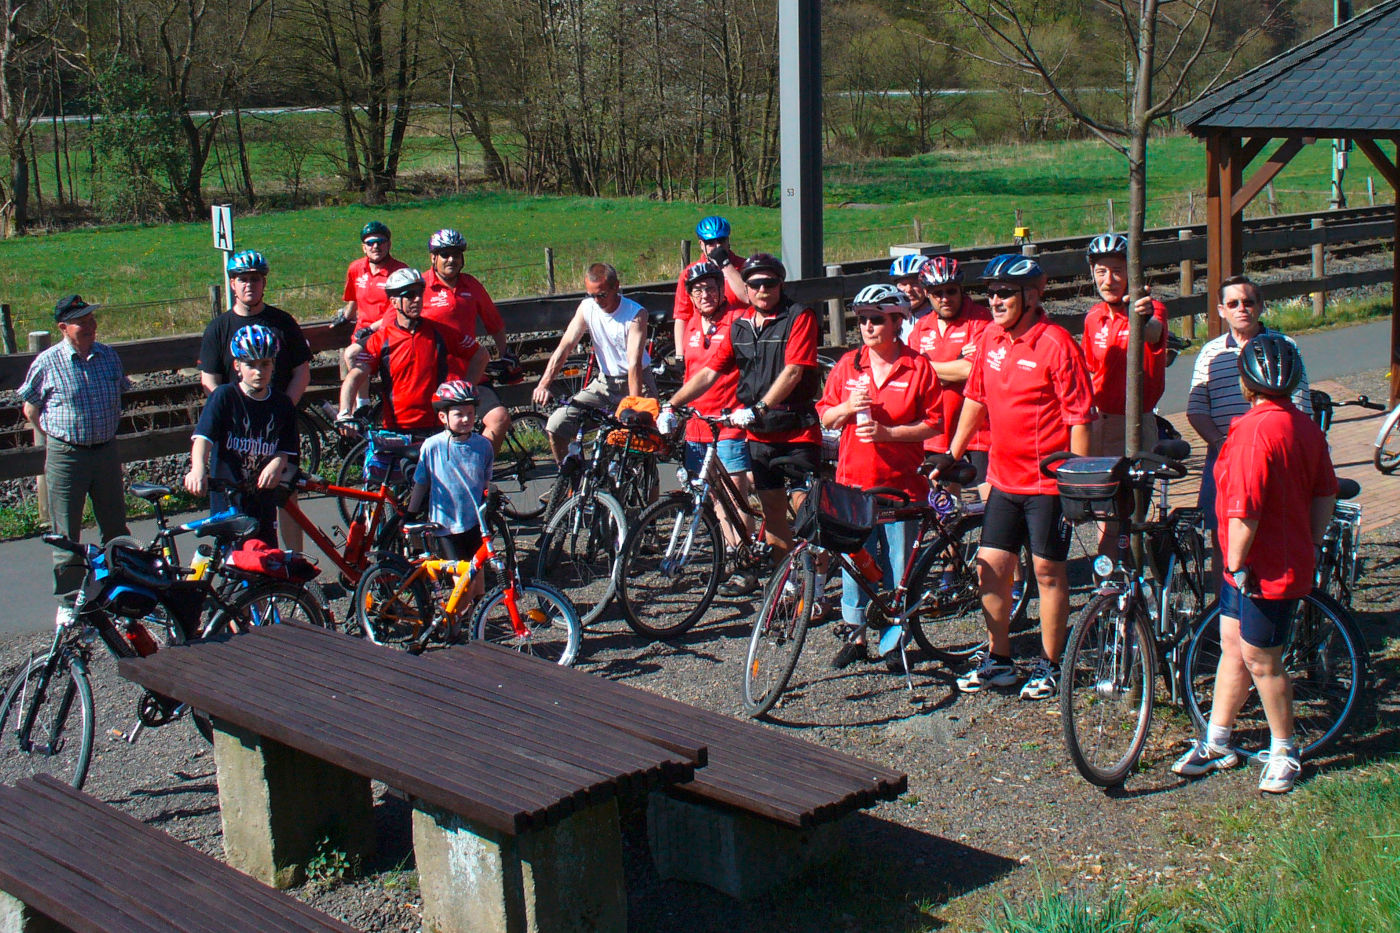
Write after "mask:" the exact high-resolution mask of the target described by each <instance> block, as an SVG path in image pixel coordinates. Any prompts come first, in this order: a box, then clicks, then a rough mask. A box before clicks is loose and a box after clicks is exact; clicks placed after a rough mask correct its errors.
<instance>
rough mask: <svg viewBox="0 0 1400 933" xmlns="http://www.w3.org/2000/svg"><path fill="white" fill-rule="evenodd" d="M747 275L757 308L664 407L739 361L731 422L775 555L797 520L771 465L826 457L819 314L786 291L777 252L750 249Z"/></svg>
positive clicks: (815, 462)
mask: <svg viewBox="0 0 1400 933" xmlns="http://www.w3.org/2000/svg"><path fill="white" fill-rule="evenodd" d="M742 275H743V277H744V285H745V286H746V287H747V289H748V296H747V298H746V300H747V302H748V304H749V305H750V306H751V307H752V308H753V313H752V314H751V315H750V316H747V317H742V318H739V319H738V320H736V321H735V322H734V325H733V328H732V329H731V331H730V348H729V351H728V352H726V353H724V354H722V355H720V356H718V357H716V358H715V359H714V360H713V361H712V362H711V364H710V366H707V367H705V368H704V369H701V370H700V371H699V372H698V373H696V374H695V375H694V376H693V377H691V379H690V380H689V381H688V382H686V384H685V385H683V386H681V388H680V389H679V390H678V391H677V392H676V394H675V395H673V396H672V397H671V401H670V403H669V405H668V406H667V407H671V406H676V405H684V404H686V403H688V402H689V401H691V400H692V399H695V398H697V397H699V396H700V395H701V394H703V393H704V391H705V390H706V389H708V388H709V387H710V386H711V385H712V384H713V383H714V381H715V380H716V379H718V378H719V376H720V375H721V374H722V373H723V372H725V371H726V370H727V369H728V368H730V367H738V369H739V392H738V394H739V404H740V405H742V406H743V407H742V408H740V409H738V410H737V411H735V412H734V413H733V414H732V415H731V416H730V421H731V423H733V424H734V425H735V426H737V427H741V428H745V429H746V430H747V431H748V434H749V458H750V460H751V461H752V463H753V467H752V472H753V488H754V491H755V492H757V493H758V500H759V502H760V503H761V504H762V506H763V523H764V532H765V536H766V537H767V540H768V543H769V544H770V545H772V546H773V548H774V549H775V551H776V555H775V556H777V557H781V556H782V555H783V554H785V553H786V552H787V551H788V549H789V548H791V547H792V527H791V525H790V524H789V523H788V517H787V509H788V499H787V491H786V489H785V488H784V484H783V479H784V477H783V474H782V473H779V472H777V471H774V470H772V469H771V468H770V467H769V464H770V463H771V462H772V461H773V460H776V459H777V458H779V457H793V458H797V459H799V460H801V461H803V462H804V463H805V464H806V465H807V466H808V467H809V469H810V470H811V472H813V473H815V472H816V471H817V468H818V466H819V465H820V463H821V437H822V436H821V428H820V426H819V425H820V423H819V421H818V419H817V405H816V402H817V397H818V395H819V394H820V392H819V389H820V383H821V370H820V369H819V367H818V363H817V316H816V314H815V313H813V311H812V309H811V308H806V307H803V306H802V305H798V304H794V303H793V301H792V299H790V298H788V297H786V296H785V295H783V281H784V279H785V278H786V277H787V273H786V271H785V270H784V268H783V263H782V261H781V260H780V259H778V258H777V257H776V256H770V255H768V254H767V253H757V254H755V255H754V256H751V257H750V258H749V260H748V261H747V262H745V263H744V267H743V270H742ZM741 297H743V296H741Z"/></svg>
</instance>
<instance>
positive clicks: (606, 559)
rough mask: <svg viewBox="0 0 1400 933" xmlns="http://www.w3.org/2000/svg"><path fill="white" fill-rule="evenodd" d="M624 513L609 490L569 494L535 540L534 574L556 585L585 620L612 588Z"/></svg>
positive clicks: (596, 612)
mask: <svg viewBox="0 0 1400 933" xmlns="http://www.w3.org/2000/svg"><path fill="white" fill-rule="evenodd" d="M626 535H627V518H626V515H625V514H624V512H623V511H622V506H621V505H620V504H618V501H617V500H616V499H614V498H613V497H612V496H611V495H609V494H608V493H605V492H595V493H593V494H592V495H591V496H572V497H570V498H569V500H568V501H567V502H565V503H564V505H563V506H562V507H560V509H559V511H557V512H555V513H554V517H553V518H551V519H550V520H549V525H548V526H546V528H545V532H544V534H543V535H541V536H540V540H539V549H540V552H539V557H538V560H537V562H536V568H535V577H536V578H537V579H540V580H544V581H545V582H546V583H551V584H553V585H554V586H557V587H558V588H559V589H560V590H562V591H563V592H564V595H565V596H568V597H569V599H570V601H572V602H573V604H574V606H575V607H576V608H577V609H578V614H579V619H580V620H581V621H582V623H583V624H584V625H591V624H592V623H593V622H595V621H597V619H598V617H599V616H601V615H602V614H603V612H604V610H606V609H607V608H608V605H609V604H610V603H611V602H612V599H613V596H614V595H616V593H617V572H616V571H617V558H618V555H619V554H621V553H622V543H623V541H624V540H625V539H626Z"/></svg>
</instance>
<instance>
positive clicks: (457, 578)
mask: <svg viewBox="0 0 1400 933" xmlns="http://www.w3.org/2000/svg"><path fill="white" fill-rule="evenodd" d="M484 511H485V510H484V509H483V507H482V505H481V504H480V503H478V504H477V514H478V516H479V517H482V516H483V513H484ZM480 527H481V528H482V529H483V533H482V536H481V544H480V545H479V546H478V548H477V550H476V553H475V554H473V555H472V557H471V558H470V559H469V560H449V559H445V558H440V557H434V556H432V555H431V554H430V553H429V552H428V550H427V548H426V547H425V548H424V550H423V552H422V553H420V554H419V555H418V556H417V557H415V558H414V559H413V560H412V561H408V560H405V559H403V558H402V557H398V556H396V555H384V556H382V557H381V558H380V559H379V560H378V561H377V562H376V563H375V564H374V565H373V566H371V567H370V568H369V569H368V570H366V571H365V573H364V575H363V576H361V577H360V582H359V583H358V584H357V585H356V587H355V597H354V604H355V614H356V617H357V619H358V620H359V623H360V628H361V630H362V631H363V633H364V635H365V637H366V638H368V639H369V640H370V641H372V642H374V643H375V644H379V645H392V646H395V647H402V648H404V649H406V650H408V651H411V652H415V653H417V652H421V651H422V650H424V649H425V648H426V647H427V646H428V644H429V642H431V641H434V640H437V641H441V642H445V643H448V644H451V643H454V642H456V641H458V640H459V639H460V637H461V632H462V628H461V619H462V616H463V615H464V614H465V612H466V611H467V610H468V609H469V608H470V605H469V604H468V594H469V592H470V590H471V587H472V582H473V581H474V580H475V579H476V576H477V574H479V573H482V572H483V571H484V569H485V568H487V567H494V569H495V570H496V571H497V572H498V573H500V574H502V575H503V576H504V581H503V582H501V583H500V584H498V585H497V586H495V587H494V588H493V589H491V591H490V592H488V593H486V595H484V596H483V597H482V598H481V599H480V601H479V602H477V603H476V611H475V613H474V614H473V616H472V619H471V622H470V624H469V625H468V626H467V629H466V631H468V632H474V633H475V637H476V638H477V639H480V640H484V641H489V642H491V643H493V644H498V645H504V646H506V647H509V648H513V649H514V650H516V651H521V652H524V653H526V654H531V655H534V656H536V657H540V658H544V659H546V660H549V661H552V662H554V663H556V664H561V665H565V666H569V665H572V664H573V663H574V659H575V658H577V656H578V648H579V643H580V641H581V640H582V629H583V626H582V624H581V623H580V622H579V617H578V612H577V610H576V609H575V608H574V606H573V604H572V603H571V602H570V601H569V599H568V597H567V596H565V595H564V594H563V593H561V592H560V591H559V590H558V589H557V588H555V587H553V586H551V585H549V584H548V583H545V582H543V581H540V580H521V579H520V578H519V576H518V575H517V574H516V573H513V572H507V569H506V567H505V565H504V563H503V562H502V561H501V558H500V557H499V556H498V555H497V553H496V550H495V548H494V546H493V542H492V532H491V530H490V529H489V527H488V526H487V525H486V524H485V523H484V521H483V523H482V524H481V526H480ZM406 531H407V532H408V533H409V534H410V535H412V536H416V537H419V538H421V539H423V540H424V541H425V542H426V540H427V539H428V538H430V537H432V536H435V535H436V534H437V533H439V532H441V531H442V526H441V525H437V524H435V523H433V522H423V523H415V524H413V525H410V526H408V528H407V529H406ZM449 577H450V578H453V580H454V582H453V584H452V586H451V587H450V589H448V588H446V587H445V586H444V580H445V579H446V578H449ZM444 590H446V593H445V595H444Z"/></svg>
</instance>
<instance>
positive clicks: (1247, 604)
mask: <svg viewBox="0 0 1400 933" xmlns="http://www.w3.org/2000/svg"><path fill="white" fill-rule="evenodd" d="M1238 366H1239V371H1240V388H1241V390H1242V394H1243V395H1244V398H1245V401H1247V402H1248V403H1249V406H1250V407H1249V411H1247V412H1246V413H1245V414H1243V415H1241V416H1240V417H1239V419H1238V420H1236V421H1235V423H1234V424H1233V425H1231V427H1230V433H1229V435H1228V436H1227V437H1226V438H1225V444H1224V446H1223V447H1221V448H1220V456H1219V457H1218V459H1217V460H1216V463H1215V481H1216V489H1217V496H1216V502H1215V513H1216V519H1217V521H1218V523H1219V524H1218V526H1217V527H1218V528H1219V534H1220V550H1221V552H1222V553H1223V554H1224V557H1225V578H1224V580H1223V581H1222V583H1221V586H1220V664H1219V666H1218V667H1217V669H1216V673H1215V703H1214V706H1213V707H1212V709H1211V711H1210V723H1209V725H1208V726H1207V729H1206V734H1205V735H1203V736H1201V738H1200V739H1199V740H1198V741H1197V742H1196V743H1195V744H1193V745H1192V747H1191V750H1190V751H1188V752H1187V753H1186V754H1185V755H1183V756H1182V757H1181V758H1179V759H1177V761H1176V763H1175V764H1174V765H1172V770H1173V771H1175V772H1176V773H1177V774H1182V775H1186V776H1187V777H1196V776H1198V775H1202V774H1206V773H1208V772H1210V771H1213V770H1216V769H1221V768H1230V767H1234V766H1235V765H1236V764H1238V763H1239V756H1238V755H1237V754H1236V753H1235V751H1234V749H1233V748H1232V746H1231V745H1230V733H1231V731H1232V729H1233V728H1234V724H1235V718H1236V717H1237V716H1238V715H1239V712H1240V708H1241V707H1243V706H1244V702H1245V700H1246V699H1247V698H1248V696H1249V687H1250V682H1251V681H1253V684H1254V689H1255V690H1256V691H1257V692H1258V694H1259V701H1260V703H1261V704H1263V707H1264V716H1265V718H1266V719H1267V720H1268V722H1269V734H1270V736H1271V737H1272V743H1271V745H1270V748H1269V762H1268V764H1267V765H1266V766H1265V767H1264V774H1263V776H1262V777H1261V778H1260V780H1259V789H1260V790H1261V791H1264V792H1266V793H1273V794H1282V793H1287V792H1288V791H1290V790H1292V789H1293V783H1294V781H1296V780H1297V778H1298V774H1299V772H1300V771H1301V769H1302V765H1301V762H1300V761H1299V755H1298V746H1297V742H1296V740H1295V738H1294V735H1293V685H1292V683H1291V682H1290V681H1289V679H1288V674H1287V672H1286V671H1285V670H1284V667H1283V644H1284V642H1285V641H1286V640H1287V638H1288V629H1289V626H1290V624H1291V623H1292V619H1293V614H1294V611H1295V610H1296V609H1297V607H1298V600H1299V599H1300V598H1301V597H1303V596H1306V595H1307V594H1308V593H1309V592H1310V591H1311V590H1312V587H1313V574H1314V571H1315V570H1316V563H1317V552H1316V547H1317V545H1318V544H1319V543H1320V542H1321V541H1322V536H1323V533H1324V532H1325V531H1326V530H1327V523H1328V521H1329V520H1330V518H1331V516H1332V508H1333V506H1334V505H1335V503H1336V501H1337V500H1336V496H1337V475H1336V473H1335V472H1334V471H1333V469H1332V460H1331V457H1330V456H1329V454H1328V452H1327V440H1326V438H1325V437H1323V434H1322V431H1321V430H1319V429H1318V427H1317V426H1316V425H1315V424H1313V422H1312V419H1311V418H1309V417H1308V416H1307V415H1305V414H1303V413H1302V412H1301V411H1299V410H1298V409H1297V408H1296V407H1294V405H1293V402H1292V401H1291V400H1290V398H1289V396H1290V395H1291V394H1292V392H1293V390H1294V388H1296V387H1297V385H1298V381H1299V379H1301V378H1302V375H1303V360H1302V357H1301V356H1299V354H1298V348H1297V347H1296V346H1295V345H1294V344H1293V343H1292V341H1290V340H1288V338H1286V337H1284V336H1283V335H1282V334H1278V333H1275V332H1273V331H1267V332H1265V333H1262V334H1259V335H1258V336H1256V337H1254V338H1253V339H1251V340H1250V341H1249V342H1248V343H1246V344H1245V345H1244V348H1243V349H1242V350H1241V351H1240V355H1239V362H1238Z"/></svg>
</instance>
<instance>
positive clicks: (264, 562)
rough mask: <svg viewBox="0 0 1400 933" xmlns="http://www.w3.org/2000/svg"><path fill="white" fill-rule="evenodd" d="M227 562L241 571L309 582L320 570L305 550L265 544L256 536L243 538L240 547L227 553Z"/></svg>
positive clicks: (279, 578)
mask: <svg viewBox="0 0 1400 933" xmlns="http://www.w3.org/2000/svg"><path fill="white" fill-rule="evenodd" d="M228 563H229V566H230V567H233V568H234V569H235V570H241V571H243V572H244V573H256V574H261V575H263V576H267V577H272V578H273V579H275V580H287V581H290V582H292V583H309V582H310V581H312V580H314V579H315V578H316V576H317V575H318V574H319V573H320V572H321V568H320V567H317V566H316V563H315V562H314V561H313V560H312V559H311V558H309V557H307V556H306V555H305V554H302V553H300V552H298V551H284V550H282V549H281V548H274V547H268V546H267V543H266V542H264V541H261V540H259V539H258V538H249V539H248V540H247V541H245V542H244V543H243V546H242V547H240V548H238V549H237V550H235V551H234V552H233V553H231V554H230V555H229V557H228Z"/></svg>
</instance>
